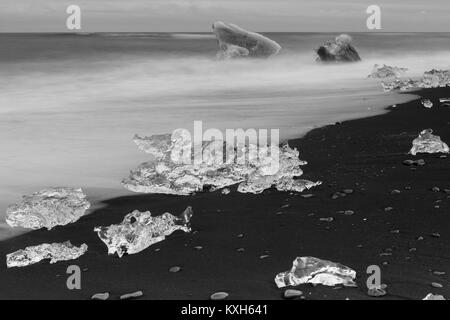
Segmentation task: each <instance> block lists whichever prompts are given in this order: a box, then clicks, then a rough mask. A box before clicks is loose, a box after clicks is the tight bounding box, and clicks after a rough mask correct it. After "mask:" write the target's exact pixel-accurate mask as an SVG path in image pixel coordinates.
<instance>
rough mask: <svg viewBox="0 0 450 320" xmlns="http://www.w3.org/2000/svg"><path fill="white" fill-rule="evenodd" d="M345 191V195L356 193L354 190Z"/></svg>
mask: <svg viewBox="0 0 450 320" xmlns="http://www.w3.org/2000/svg"><path fill="white" fill-rule="evenodd" d="M343 191H344V193H346V194H352V193H353V192H355V191H354V190H353V189H345V190H343Z"/></svg>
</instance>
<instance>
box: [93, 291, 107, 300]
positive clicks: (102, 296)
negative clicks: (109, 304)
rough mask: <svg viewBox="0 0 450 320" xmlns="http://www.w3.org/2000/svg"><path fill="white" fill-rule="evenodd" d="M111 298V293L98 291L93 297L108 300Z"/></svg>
mask: <svg viewBox="0 0 450 320" xmlns="http://www.w3.org/2000/svg"><path fill="white" fill-rule="evenodd" d="M108 299H109V293H108V292H105V293H96V294H94V295H93V296H92V297H91V300H108Z"/></svg>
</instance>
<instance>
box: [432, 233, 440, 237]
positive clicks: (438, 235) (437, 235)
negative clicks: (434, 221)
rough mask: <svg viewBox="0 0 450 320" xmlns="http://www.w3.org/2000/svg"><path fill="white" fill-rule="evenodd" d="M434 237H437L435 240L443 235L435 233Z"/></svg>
mask: <svg viewBox="0 0 450 320" xmlns="http://www.w3.org/2000/svg"><path fill="white" fill-rule="evenodd" d="M432 236H433V237H435V238H440V237H441V234H440V233H438V232H435V233H433V234H432Z"/></svg>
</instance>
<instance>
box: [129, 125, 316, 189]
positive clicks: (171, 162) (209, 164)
mask: <svg viewBox="0 0 450 320" xmlns="http://www.w3.org/2000/svg"><path fill="white" fill-rule="evenodd" d="M134 141H135V143H136V144H137V145H138V147H139V149H141V150H143V151H145V152H147V153H149V154H150V155H151V158H152V160H150V161H149V162H145V163H143V164H141V165H140V166H139V167H138V168H137V169H135V170H133V171H131V173H130V175H129V177H128V178H126V179H124V180H123V181H122V184H123V185H124V187H125V188H127V189H128V190H131V191H133V192H142V193H164V194H175V195H190V194H192V193H195V192H200V191H204V190H209V191H215V190H218V189H222V188H225V187H228V186H231V185H234V184H239V186H238V191H239V192H242V193H255V194H256V193H261V192H263V191H264V190H265V189H268V188H270V187H272V186H275V187H276V188H277V189H278V190H280V191H296V192H301V191H303V190H305V189H310V188H312V187H314V186H317V185H320V184H321V182H320V181H319V182H312V181H307V180H301V179H294V178H296V177H299V176H301V175H302V174H303V171H302V170H301V168H300V167H301V166H302V165H305V164H306V162H305V161H302V160H300V159H299V158H298V156H299V152H298V151H297V150H296V149H291V148H290V147H289V146H287V145H285V146H283V147H278V146H275V145H267V146H264V147H259V146H256V145H252V144H250V145H238V146H234V145H230V144H228V143H226V142H224V141H222V140H213V141H209V142H203V143H202V145H201V146H200V147H199V148H198V150H197V151H195V148H192V143H191V140H190V136H188V135H186V133H185V132H184V131H183V130H178V131H177V130H176V131H175V132H174V133H173V134H172V135H169V134H167V135H154V136H151V137H139V136H135V138H134ZM191 150H194V151H192V154H191ZM182 151H185V154H186V153H187V154H188V156H189V159H186V158H185V157H178V156H174V155H179V154H181V153H182ZM196 156H200V157H196ZM190 157H192V158H193V159H194V160H193V161H190V159H191V158H190ZM196 158H200V159H201V161H195V159H196ZM244 158H245V159H244ZM186 160H188V161H186Z"/></svg>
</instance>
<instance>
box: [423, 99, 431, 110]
mask: <svg viewBox="0 0 450 320" xmlns="http://www.w3.org/2000/svg"><path fill="white" fill-rule="evenodd" d="M420 103H422V105H423V106H424V107H425V108H427V109H431V108H433V102H431V100H430V99H422V100H421V101H420Z"/></svg>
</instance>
